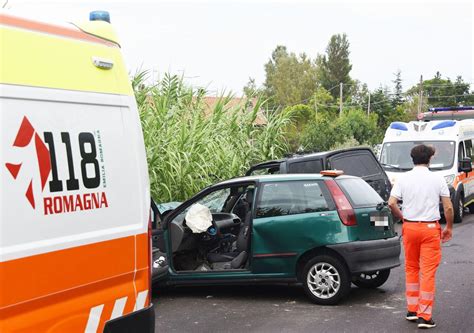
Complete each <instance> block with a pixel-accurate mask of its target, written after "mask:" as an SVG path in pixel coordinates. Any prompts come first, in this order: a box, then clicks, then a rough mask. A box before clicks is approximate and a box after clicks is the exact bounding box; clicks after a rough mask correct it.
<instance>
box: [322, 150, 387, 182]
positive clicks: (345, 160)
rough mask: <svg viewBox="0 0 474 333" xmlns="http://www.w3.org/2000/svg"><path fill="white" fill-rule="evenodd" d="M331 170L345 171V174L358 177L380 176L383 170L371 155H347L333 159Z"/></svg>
mask: <svg viewBox="0 0 474 333" xmlns="http://www.w3.org/2000/svg"><path fill="white" fill-rule="evenodd" d="M331 168H332V169H338V170H343V171H344V173H345V174H347V175H351V176H357V177H364V178H365V177H371V176H375V175H379V174H380V173H381V169H380V167H379V165H378V164H377V162H376V161H375V160H374V158H373V157H372V156H371V155H369V154H357V155H354V154H352V155H345V156H341V157H337V158H333V159H331Z"/></svg>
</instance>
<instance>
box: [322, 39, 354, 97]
mask: <svg viewBox="0 0 474 333" xmlns="http://www.w3.org/2000/svg"><path fill="white" fill-rule="evenodd" d="M349 54H350V52H349V40H348V39H347V35H346V34H342V35H340V34H337V35H333V36H331V39H330V40H329V44H328V46H327V48H326V54H324V55H318V57H317V59H316V64H317V67H318V71H317V78H318V81H319V82H320V83H321V85H322V86H323V87H324V88H325V89H326V90H328V91H330V92H331V95H332V96H333V97H334V98H338V97H339V89H338V88H334V87H336V86H338V85H339V83H343V84H346V85H347V84H349V83H351V77H350V75H349V73H350V71H351V69H352V65H351V63H350V60H349ZM349 91H350V86H345V87H344V86H343V96H345V98H347V95H348V93H349Z"/></svg>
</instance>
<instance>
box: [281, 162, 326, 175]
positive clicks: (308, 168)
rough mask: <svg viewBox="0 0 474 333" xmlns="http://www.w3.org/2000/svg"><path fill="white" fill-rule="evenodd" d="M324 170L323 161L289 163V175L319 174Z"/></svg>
mask: <svg viewBox="0 0 474 333" xmlns="http://www.w3.org/2000/svg"><path fill="white" fill-rule="evenodd" d="M321 170H323V162H322V160H321V159H317V160H307V161H301V162H291V163H288V173H319V172H320V171H321Z"/></svg>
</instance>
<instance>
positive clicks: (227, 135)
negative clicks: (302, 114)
mask: <svg viewBox="0 0 474 333" xmlns="http://www.w3.org/2000/svg"><path fill="white" fill-rule="evenodd" d="M146 76H147V73H146V72H141V73H138V74H137V75H135V76H134V77H133V78H132V85H133V88H134V90H135V96H136V99H137V103H138V107H139V112H140V117H141V121H142V127H143V134H144V138H145V145H146V151H147V158H148V169H149V175H150V183H151V193H152V196H153V198H154V199H155V200H156V201H157V202H167V201H182V200H185V199H187V198H189V197H190V196H192V195H193V194H195V193H197V192H198V191H199V190H201V189H203V188H204V187H206V186H209V185H211V184H214V183H216V182H218V181H221V180H225V179H229V178H233V177H237V176H241V175H243V174H244V173H245V171H246V170H247V169H248V168H249V167H250V166H251V165H252V164H253V163H257V162H260V161H264V160H268V159H275V158H280V157H282V156H283V155H284V154H285V153H286V152H287V151H288V145H287V140H286V136H285V128H287V127H288V124H289V123H290V122H291V114H289V113H283V112H278V111H270V110H266V109H265V107H266V103H265V101H264V100H263V99H261V98H260V97H256V98H255V99H253V100H252V102H253V105H251V106H250V107H249V103H250V100H249V101H246V102H245V101H244V102H243V103H239V104H236V103H232V97H233V96H232V95H230V94H229V95H221V96H220V97H219V98H218V99H217V101H214V103H213V104H212V107H211V108H209V106H208V105H207V104H206V99H205V95H206V91H205V90H203V89H197V90H196V89H194V90H193V89H192V88H190V87H188V86H186V85H185V84H184V83H183V80H182V79H181V78H180V77H177V76H172V75H165V76H164V78H163V79H162V80H161V81H160V82H158V83H157V84H156V85H153V86H152V85H147V84H145V82H146ZM257 117H258V119H259V120H260V121H261V120H262V119H264V123H265V124H263V125H258V126H257V125H256V120H257Z"/></svg>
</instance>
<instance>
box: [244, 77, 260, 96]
mask: <svg viewBox="0 0 474 333" xmlns="http://www.w3.org/2000/svg"><path fill="white" fill-rule="evenodd" d="M243 90H244V95H245V96H246V97H247V98H252V97H254V96H257V95H260V94H261V93H262V92H261V89H259V88H257V84H256V83H255V79H254V78H252V77H249V82H247V84H246V85H245V87H244V89H243Z"/></svg>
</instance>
